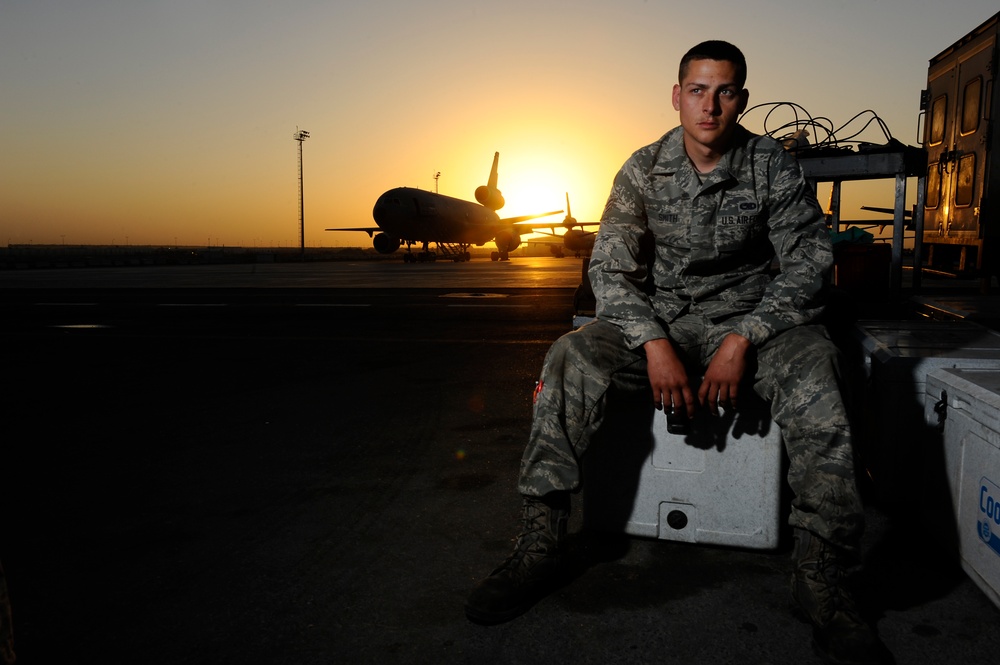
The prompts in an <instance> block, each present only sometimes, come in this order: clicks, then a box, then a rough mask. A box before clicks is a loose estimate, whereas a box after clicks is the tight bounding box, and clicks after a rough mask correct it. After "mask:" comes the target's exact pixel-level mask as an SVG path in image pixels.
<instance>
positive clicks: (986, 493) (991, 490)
mask: <svg viewBox="0 0 1000 665" xmlns="http://www.w3.org/2000/svg"><path fill="white" fill-rule="evenodd" d="M978 527H979V528H978V531H979V537H980V538H981V539H982V541H983V542H984V543H986V546H987V547H989V548H990V549H991V550H993V551H994V552H995V553H996V554H997V556H1000V487H997V485H996V484H994V483H993V481H991V480H990V479H989V478H987V477H986V476H983V478H982V480H980V481H979V523H978Z"/></svg>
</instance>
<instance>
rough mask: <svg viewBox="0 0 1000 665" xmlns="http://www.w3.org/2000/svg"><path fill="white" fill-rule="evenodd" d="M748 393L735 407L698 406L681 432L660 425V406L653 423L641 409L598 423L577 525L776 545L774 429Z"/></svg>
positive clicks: (778, 450)
mask: <svg viewBox="0 0 1000 665" xmlns="http://www.w3.org/2000/svg"><path fill="white" fill-rule="evenodd" d="M747 392H752V391H747ZM752 398H756V395H753V396H752ZM752 398H751V397H749V396H748V397H746V398H744V401H745V402H746V403H747V407H746V408H741V409H740V411H739V413H738V414H734V413H732V412H729V413H727V414H725V415H723V416H722V417H720V418H711V417H710V416H708V415H707V413H704V412H703V411H702V412H699V416H698V417H696V418H695V420H694V421H692V422H691V423H690V433H689V434H687V435H684V434H670V433H668V432H667V423H666V417H665V415H664V413H662V412H659V411H656V412H654V413H653V418H652V423H650V422H649V411H648V410H647V411H645V412H642V415H641V416H639V419H640V420H641V422H636V420H633V421H631V422H630V423H629V422H626V423H621V422H619V423H618V424H613V423H611V422H609V423H606V426H605V427H604V428H602V434H601V435H600V436H599V437H595V439H594V442H593V443H592V444H591V448H590V450H589V451H588V453H587V455H586V456H585V458H584V461H583V470H584V483H583V494H584V524H585V525H586V526H587V527H588V528H594V529H598V530H603V531H613V532H619V533H621V532H624V533H627V534H630V535H635V536H647V537H650V538H660V539H664V540H676V541H683V542H689V543H705V544H714V545H731V546H738V547H746V548H753V549H771V548H775V547H777V546H778V538H779V527H780V523H781V488H782V485H783V480H784V478H783V468H782V445H781V435H780V432H779V431H778V427H777V426H776V425H774V424H773V423H772V422H771V419H770V413H769V411H768V409H767V406H766V405H765V404H764V403H763V402H759V401H758V400H756V399H752ZM625 420H627V417H625Z"/></svg>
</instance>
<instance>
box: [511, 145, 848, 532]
mask: <svg viewBox="0 0 1000 665" xmlns="http://www.w3.org/2000/svg"><path fill="white" fill-rule="evenodd" d="M775 256H777V259H778V267H779V273H778V275H777V276H775V277H773V278H772V276H771V266H772V261H773V259H774V258H775ZM832 264H833V253H832V248H831V245H830V240H829V236H828V233H827V231H826V228H825V224H824V223H823V216H822V211H821V210H820V208H819V206H818V204H817V202H816V199H815V196H814V194H813V193H812V190H811V189H810V187H809V186H808V185H807V184H806V182H805V180H804V179H803V177H802V172H801V169H800V168H799V166H798V164H797V162H796V161H795V160H794V158H792V157H791V156H789V155H788V153H787V152H786V151H785V150H784V149H782V147H781V146H780V145H779V144H778V143H777V142H775V141H773V140H771V139H770V138H767V137H760V136H756V135H754V134H751V133H750V132H748V131H747V130H745V129H744V128H742V127H737V128H736V131H735V134H734V137H733V147H732V148H730V150H729V151H728V152H727V153H726V154H725V155H724V156H723V157H722V159H721V160H720V162H719V164H718V165H717V166H716V168H715V170H714V171H712V172H711V173H709V174H705V175H704V176H702V178H701V179H700V178H699V176H698V174H696V172H695V170H694V168H693V166H692V165H691V162H690V160H689V159H688V157H687V155H686V153H685V151H684V146H683V129H682V128H677V129H674V130H672V131H670V132H668V133H667V134H666V135H664V136H663V137H662V138H661V139H660V140H659V141H657V142H656V143H653V144H651V145H649V146H647V147H645V148H642V149H640V150H638V151H637V152H636V153H635V154H633V155H632V157H631V158H630V159H629V160H628V161H627V162H626V163H625V165H624V166H623V167H622V169H621V170H620V171H619V173H618V175H617V176H616V178H615V181H614V186H613V187H612V190H611V195H610V197H609V199H608V203H607V206H606V208H605V211H604V215H603V217H602V220H601V228H600V232H599V233H598V236H597V240H596V242H595V245H594V251H593V255H592V259H591V264H590V273H589V274H590V279H591V283H592V285H593V288H594V294H595V296H596V298H597V319H598V320H597V321H595V322H594V323H592V324H589V325H587V326H584V327H582V328H580V329H579V330H577V331H574V332H572V333H569V334H568V335H565V336H563V337H562V338H561V339H559V340H558V341H557V342H556V343H555V344H554V345H553V347H552V349H550V351H549V353H548V355H547V357H546V360H545V363H544V365H543V368H542V374H541V379H540V384H539V391H538V393H537V395H536V403H535V415H534V421H533V424H532V430H531V436H530V440H529V443H528V447H527V449H526V450H525V453H524V457H523V459H522V462H521V475H520V479H519V483H518V486H519V490H520V491H521V493H522V494H525V495H527V496H543V495H545V494H546V493H548V492H550V491H553V490H574V489H576V488H577V487H578V486H579V484H580V470H579V460H580V459H581V457H582V456H583V454H584V453H585V451H586V449H587V445H588V443H589V441H590V438H591V435H592V434H593V433H594V432H596V430H597V429H598V428H599V427H600V425H601V422H602V419H603V417H604V414H605V411H606V396H607V394H608V392H609V391H612V392H615V393H616V394H617V392H618V391H623V392H626V393H628V392H634V393H638V394H641V393H644V394H645V396H646V398H647V399H648V396H649V379H648V376H647V374H646V360H645V355H644V353H643V349H642V345H643V344H644V343H645V342H647V341H650V340H652V339H660V338H668V339H670V340H671V341H672V342H673V343H674V346H675V348H677V349H678V351H679V355H680V356H681V358H682V359H683V360H684V361H685V363H686V364H687V365H688V366H689V367H690V369H689V377H698V376H700V375H701V373H702V372H703V371H704V368H705V367H706V366H707V364H708V362H709V360H710V359H711V358H712V355H713V354H714V353H715V351H716V349H718V347H719V344H720V343H721V341H722V339H723V338H724V337H725V336H726V335H727V334H728V333H730V332H735V333H738V334H740V335H742V336H743V337H746V338H747V339H748V340H750V342H751V344H752V346H753V349H754V353H752V354H751V356H750V357H748V361H749V362H748V369H747V375H746V377H745V378H746V379H748V380H749V379H750V378H751V376H752V378H753V387H754V389H755V391H756V392H757V393H758V394H759V395H760V396H761V397H763V398H764V399H766V400H768V401H769V402H770V403H771V415H772V417H773V419H774V421H775V423H777V424H778V426H779V427H780V428H781V433H782V439H783V441H784V444H785V447H786V450H787V452H788V457H789V463H790V468H789V472H788V481H789V484H790V486H791V488H792V490H793V492H794V499H793V503H792V512H791V517H790V522H791V524H792V525H793V526H796V527H801V528H804V529H808V530H809V531H812V532H813V533H816V534H817V535H819V536H821V537H823V538H825V539H827V540H828V541H830V542H832V543H834V544H836V545H839V546H841V547H844V548H846V549H848V550H851V551H856V550H857V545H858V540H859V538H860V534H861V530H862V527H863V517H862V509H861V502H860V499H859V498H858V494H857V488H856V484H855V478H854V468H853V461H852V458H853V456H852V448H851V436H850V427H849V423H848V418H847V413H846V408H845V406H844V403H843V400H842V398H841V392H840V386H839V382H840V377H839V373H838V363H839V358H838V352H837V349H836V347H835V346H834V344H833V343H832V342H831V341H830V339H829V337H828V336H827V334H826V331H825V330H824V329H823V327H822V326H818V325H813V322H814V321H815V320H816V319H817V317H818V316H819V315H820V313H821V312H822V309H823V306H822V296H823V292H824V290H825V282H826V278H827V274H828V273H829V270H830V268H831V266H832ZM692 389H693V390H696V389H697V385H696V384H695V385H693V386H692ZM650 408H652V407H650Z"/></svg>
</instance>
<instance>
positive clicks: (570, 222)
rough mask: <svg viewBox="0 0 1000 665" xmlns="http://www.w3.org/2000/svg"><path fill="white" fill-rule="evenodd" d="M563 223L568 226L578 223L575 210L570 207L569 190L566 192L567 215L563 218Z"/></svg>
mask: <svg viewBox="0 0 1000 665" xmlns="http://www.w3.org/2000/svg"><path fill="white" fill-rule="evenodd" d="M563 224H565V225H566V226H574V225H575V224H576V217H573V210H572V209H571V208H570V207H569V192H566V217H565V218H564V219H563Z"/></svg>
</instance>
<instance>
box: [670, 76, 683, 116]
mask: <svg viewBox="0 0 1000 665" xmlns="http://www.w3.org/2000/svg"><path fill="white" fill-rule="evenodd" d="M670 99H671V101H672V102H673V103H674V110H675V111H680V110H681V86H680V84H679V83H674V92H673V94H672V95H670Z"/></svg>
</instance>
